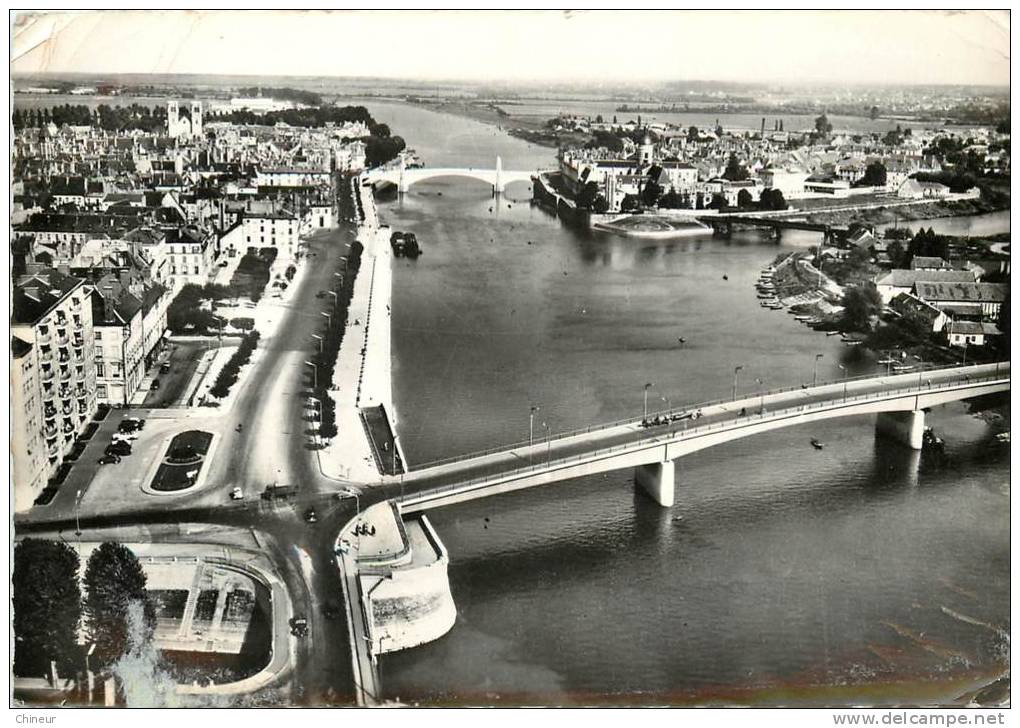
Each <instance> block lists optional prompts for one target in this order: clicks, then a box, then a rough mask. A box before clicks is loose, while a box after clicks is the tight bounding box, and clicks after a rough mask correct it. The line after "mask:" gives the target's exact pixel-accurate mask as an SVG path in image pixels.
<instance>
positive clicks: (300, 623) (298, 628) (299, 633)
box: [290, 615, 308, 637]
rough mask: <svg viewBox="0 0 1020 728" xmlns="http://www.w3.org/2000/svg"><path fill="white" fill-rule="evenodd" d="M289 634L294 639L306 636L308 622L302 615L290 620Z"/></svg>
mask: <svg viewBox="0 0 1020 728" xmlns="http://www.w3.org/2000/svg"><path fill="white" fill-rule="evenodd" d="M290 633H291V634H292V635H294V636H295V637H307V636H308V620H307V619H306V618H305V616H304V615H298V616H296V617H291V618H290Z"/></svg>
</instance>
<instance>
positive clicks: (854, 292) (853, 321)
mask: <svg viewBox="0 0 1020 728" xmlns="http://www.w3.org/2000/svg"><path fill="white" fill-rule="evenodd" d="M881 310H882V297H881V296H880V295H879V293H878V289H877V288H875V286H874V284H871V283H866V284H862V285H858V286H850V287H848V288H847V289H846V291H845V292H844V294H843V325H844V326H845V327H846V328H847V329H848V330H851V331H870V330H871V321H872V319H873V318H874V317H875V316H877V315H878V314H879V312H881Z"/></svg>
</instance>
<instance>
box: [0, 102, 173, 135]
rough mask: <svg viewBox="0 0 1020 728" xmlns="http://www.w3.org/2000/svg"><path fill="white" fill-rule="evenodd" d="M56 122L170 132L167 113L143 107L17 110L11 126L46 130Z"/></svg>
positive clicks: (83, 106) (110, 129)
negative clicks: (50, 124)
mask: <svg viewBox="0 0 1020 728" xmlns="http://www.w3.org/2000/svg"><path fill="white" fill-rule="evenodd" d="M50 122H52V123H53V124H55V125H57V126H62V125H64V124H69V125H70V126H92V125H95V126H98V127H99V128H100V129H103V130H105V131H130V130H134V129H139V130H141V131H145V132H158V131H160V130H162V129H165V128H166V113H165V110H164V109H161V108H158V107H157V108H156V109H153V108H152V107H149V106H142V105H141V104H131V105H130V106H109V105H107V104H100V105H99V106H97V107H95V108H94V109H93V108H90V107H88V106H86V105H84V104H62V105H60V106H53V107H50V108H42V109H15V110H14V113H12V114H11V124H12V126H13V127H14V129H15V130H21V129H35V128H42V127H44V126H46V125H47V124H49V123H50Z"/></svg>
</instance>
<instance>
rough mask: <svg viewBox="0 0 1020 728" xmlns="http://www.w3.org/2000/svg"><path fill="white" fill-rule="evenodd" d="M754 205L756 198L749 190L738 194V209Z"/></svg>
mask: <svg viewBox="0 0 1020 728" xmlns="http://www.w3.org/2000/svg"><path fill="white" fill-rule="evenodd" d="M753 204H754V197H753V196H752V195H751V193H750V191H748V190H740V192H738V193H737V207H750V206H751V205H753Z"/></svg>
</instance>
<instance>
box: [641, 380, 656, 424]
mask: <svg viewBox="0 0 1020 728" xmlns="http://www.w3.org/2000/svg"><path fill="white" fill-rule="evenodd" d="M653 386H655V385H653V384H652V383H651V382H648V383H647V384H646V385H645V408H644V413H645V414H644V417H643V418H642V420H641V421H642V422H647V421H648V390H649V389H651V388H652V387H653Z"/></svg>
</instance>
